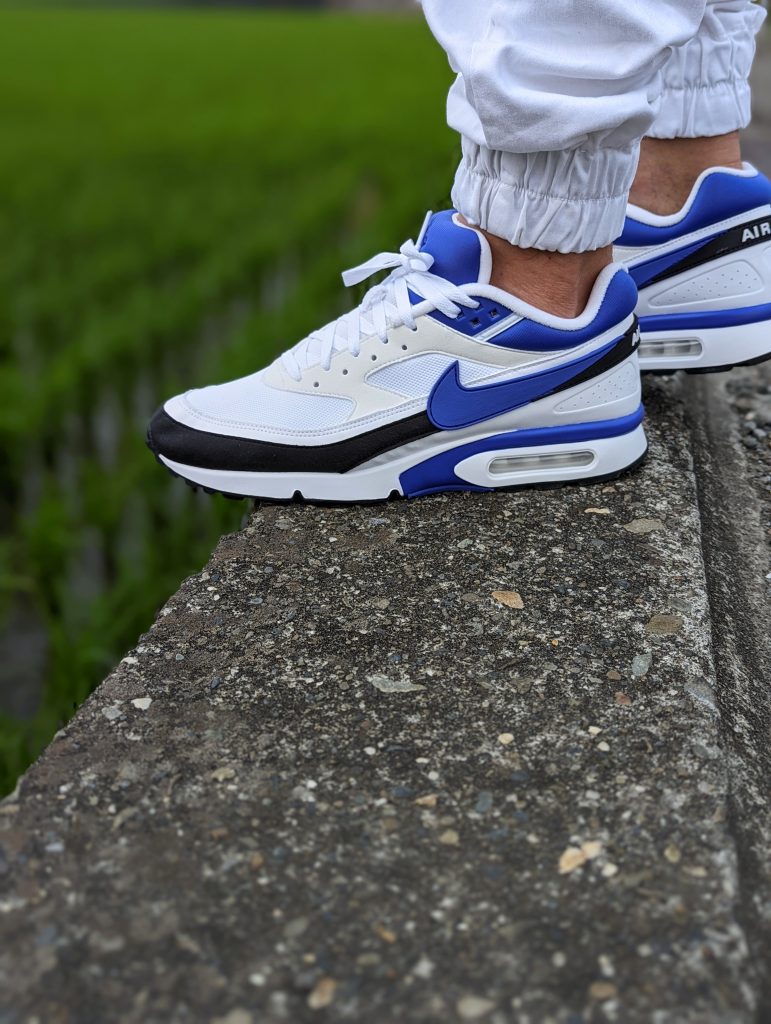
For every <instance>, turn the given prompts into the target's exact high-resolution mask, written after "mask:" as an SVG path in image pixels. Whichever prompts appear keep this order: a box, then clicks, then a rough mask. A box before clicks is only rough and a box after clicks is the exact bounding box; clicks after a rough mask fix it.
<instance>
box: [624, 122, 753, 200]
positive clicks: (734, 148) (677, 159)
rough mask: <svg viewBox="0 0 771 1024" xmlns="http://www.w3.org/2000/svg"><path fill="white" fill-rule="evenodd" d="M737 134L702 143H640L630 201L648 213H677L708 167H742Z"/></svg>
mask: <svg viewBox="0 0 771 1024" xmlns="http://www.w3.org/2000/svg"><path fill="white" fill-rule="evenodd" d="M741 166H742V155H741V146H740V143H739V133H738V132H729V133H728V134H727V135H715V136H713V137H711V138H704V139H643V140H642V145H641V146H640V163H639V165H638V167H637V175H636V177H635V179H634V183H633V184H632V190H631V192H630V193H629V201H630V202H632V203H634V204H635V206H641V207H642V208H643V209H644V210H649V211H650V212H651V213H658V214H664V215H666V214H668V213H677V211H678V210H681V209H682V207H683V204H684V203H685V201H686V199H687V198H688V196H689V195H690V193H691V189H692V188H693V184H694V182H695V181H696V179H697V178H698V176H699V175H700V174H701V172H702V171H705V170H706V169H707V168H708V167H739V168H740V167H741Z"/></svg>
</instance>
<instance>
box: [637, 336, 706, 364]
mask: <svg viewBox="0 0 771 1024" xmlns="http://www.w3.org/2000/svg"><path fill="white" fill-rule="evenodd" d="M702 351H703V346H702V343H701V341H700V340H699V338H656V339H655V340H653V339H651V340H650V341H646V340H645V339H643V341H642V342H640V359H641V360H646V359H698V357H699V356H700V355H701V354H702Z"/></svg>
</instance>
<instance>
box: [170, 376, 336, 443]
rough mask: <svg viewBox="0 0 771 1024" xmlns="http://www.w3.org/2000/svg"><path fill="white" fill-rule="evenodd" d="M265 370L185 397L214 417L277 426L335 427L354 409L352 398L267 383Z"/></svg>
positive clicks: (221, 420) (203, 413)
mask: <svg viewBox="0 0 771 1024" xmlns="http://www.w3.org/2000/svg"><path fill="white" fill-rule="evenodd" d="M263 373H264V371H262V370H261V371H260V372H259V373H253V374H251V375H250V376H248V377H241V378H240V379H239V380H234V381H230V383H228V384H216V385H213V386H212V387H208V388H201V389H200V390H198V391H190V392H188V394H187V395H186V396H185V400H186V402H187V404H188V405H189V406H190V407H191V408H192V409H193V410H195V412H197V413H198V414H199V415H201V416H204V417H205V418H207V419H208V420H210V421H216V422H218V423H222V424H223V425H226V424H231V425H232V424H239V425H241V426H249V427H268V428H271V429H274V430H296V431H305V430H323V429H324V428H325V427H335V426H338V425H339V424H341V423H344V422H345V421H346V419H347V418H348V416H349V415H350V413H351V410H352V409H353V406H354V402H353V399H351V398H341V397H338V396H336V395H315V394H313V393H308V394H300V393H298V392H294V391H280V390H278V389H277V388H273V387H270V385H268V384H266V383H265V381H264V380H263V379H262V378H263Z"/></svg>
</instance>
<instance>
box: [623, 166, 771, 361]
mask: <svg viewBox="0 0 771 1024" xmlns="http://www.w3.org/2000/svg"><path fill="white" fill-rule="evenodd" d="M615 257H616V259H617V260H619V261H620V262H622V263H623V264H624V265H625V266H626V267H627V268H628V269H629V272H630V274H631V275H632V277H633V278H634V279H635V281H636V282H637V287H638V288H639V291H640V299H639V302H638V305H637V314H638V316H639V317H640V331H641V335H642V341H641V344H640V369H641V370H643V371H645V370H659V371H671V370H688V371H689V372H691V373H703V372H707V371H717V370H730V369H731V368H732V367H734V366H742V365H747V364H749V363H759V362H761V361H762V360H764V359H768V358H769V357H770V356H771V182H770V181H769V180H768V178H766V177H765V175H763V174H760V173H759V172H758V171H756V170H755V168H754V167H752V166H750V165H749V164H745V165H744V169H743V170H732V169H731V168H725V167H715V168H712V169H711V170H707V171H704V173H703V174H701V175H700V177H699V178H698V180H697V181H696V184H695V185H694V186H693V191H692V192H691V194H690V196H689V197H688V201H687V202H686V204H685V206H684V207H683V208H682V210H680V212H679V213H673V214H672V215H671V216H668V217H660V216H657V215H656V214H654V213H648V212H647V211H646V210H643V209H641V208H640V207H639V206H630V207H629V210H628V213H627V219H626V224H625V226H624V233H623V234H622V235H621V237H620V238H619V240H618V242H617V243H616V251H615Z"/></svg>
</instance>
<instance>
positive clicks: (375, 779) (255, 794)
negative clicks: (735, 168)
mask: <svg viewBox="0 0 771 1024" xmlns="http://www.w3.org/2000/svg"><path fill="white" fill-rule="evenodd" d="M700 386H701V385H700ZM704 386H705V387H708V386H709V385H704ZM702 397H703V396H702ZM697 398H698V395H697V394H696V393H695V392H694V391H693V387H692V385H691V384H690V383H686V384H684V383H683V382H682V381H681V380H680V379H679V378H672V379H664V380H658V381H654V382H648V383H647V385H646V399H647V405H648V410H649V418H648V431H649V436H650V440H651V444H652V449H651V456H650V458H649V460H648V462H647V463H646V464H645V465H644V466H643V468H642V469H641V470H640V471H638V472H637V473H635V474H633V475H630V476H627V477H625V478H623V479H622V480H619V481H617V482H615V483H611V484H604V485H602V484H599V485H594V486H588V487H573V488H565V489H562V490H553V491H535V492H519V493H509V494H505V493H499V494H490V495H459V494H454V495H446V496H440V497H432V498H426V499H420V500H417V501H413V502H399V503H390V504H386V505H381V506H375V507H360V508H349V509H330V508H313V507H304V506H289V507H268V506H266V507H263V508H260V509H257V510H256V511H255V512H254V514H253V515H252V516H251V518H250V519H249V522H248V525H247V527H246V529H244V530H243V531H242V532H241V533H239V534H237V535H235V536H231V537H227V538H224V539H223V541H222V542H221V544H220V545H219V547H218V548H217V549H216V551H215V552H214V555H213V557H212V560H211V562H210V564H209V565H208V566H207V567H206V569H205V571H204V572H202V573H201V574H200V575H198V576H195V577H193V578H191V579H190V580H188V581H187V582H186V583H185V584H184V585H183V586H182V588H181V589H180V591H179V592H178V593H177V594H176V595H174V597H172V598H171V600H170V601H169V603H168V605H167V606H166V607H165V608H164V609H163V611H162V613H161V615H160V617H159V619H158V621H157V623H156V624H155V626H154V627H153V629H152V630H151V631H150V632H149V633H148V634H147V635H146V636H145V637H143V638H142V639H141V641H140V642H139V644H138V646H137V647H136V649H135V650H133V651H132V652H131V653H130V654H129V655H128V656H127V657H126V658H125V659H124V660H123V662H122V663H121V664H120V665H119V666H118V668H117V669H116V670H115V672H114V673H113V674H112V675H111V676H110V677H109V678H108V679H107V680H106V682H105V683H104V684H103V685H102V686H101V687H100V689H99V690H98V691H97V692H96V693H95V694H94V696H93V697H92V698H91V699H90V700H89V701H88V702H87V703H86V704H85V706H84V707H83V708H82V709H81V710H80V711H79V713H78V714H77V716H76V717H75V719H74V720H73V722H72V723H71V724H70V725H69V726H68V727H67V729H65V730H64V731H63V732H61V733H60V734H59V735H58V737H57V738H56V739H55V741H54V742H53V743H52V745H51V747H50V748H49V749H48V751H47V752H46V753H45V754H44V756H43V757H42V758H41V759H40V761H39V762H38V763H37V764H36V765H35V766H33V768H32V769H31V770H30V771H29V773H28V774H27V775H26V776H25V778H24V779H23V780H22V783H21V785H20V787H19V789H18V791H17V793H16V794H14V795H13V796H12V797H11V798H10V799H9V800H7V801H6V802H5V803H4V804H3V805H0V983H1V984H0V1005H1V1006H2V1010H0V1021H2V1024H22V1022H24V1024H33V1022H37V1024H92V1022H99V1024H112V1022H121V1024H135V1022H136V1024H140V1022H141V1024H183V1022H199V1021H201V1022H206V1024H215V1022H217V1024H273V1022H276V1024H278V1022H284V1021H287V1022H292V1024H305V1022H310V1021H317V1020H320V1021H324V1020H326V1021H354V1022H365V1021H366V1022H368V1024H381V1022H383V1024H385V1022H399V1024H406V1022H410V1024H411V1022H437V1024H439V1022H441V1024H444V1022H449V1024H452V1022H456V1021H484V1022H490V1024H508V1022H516V1024H550V1022H554V1024H582V1022H586V1024H588V1022H595V1021H596V1022H601V1021H619V1022H623V1024H636V1022H654V1021H655V1022H656V1024H691V1022H693V1024H713V1022H714V1024H745V1022H747V1024H749V1022H751V1021H753V1020H757V1019H763V1018H762V1013H763V1012H765V1011H764V1005H765V1008H766V1010H767V1009H768V1006H769V1005H771V1004H769V1003H766V1004H764V1000H765V999H766V998H767V994H765V993H764V988H763V981H762V979H763V977H764V975H766V974H767V966H766V967H764V965H763V956H764V952H763V927H764V923H763V915H764V908H763V907H762V906H759V905H755V904H753V896H752V894H751V892H750V891H749V889H748V888H747V885H748V884H755V883H756V882H757V872H758V871H762V867H763V863H764V859H763V852H762V850H761V849H760V848H759V846H758V845H757V844H754V845H753V827H754V826H753V820H754V817H755V816H756V815H760V812H761V811H762V809H763V800H764V798H763V795H762V792H761V787H762V783H763V780H762V778H761V772H760V769H759V768H753V769H752V770H751V771H750V770H749V769H747V771H748V772H749V774H742V773H743V772H744V771H745V767H746V765H747V764H748V762H752V759H753V757H754V756H755V754H756V753H757V750H756V747H757V744H758V743H759V742H760V740H761V737H760V736H759V734H758V730H759V729H760V730H762V723H763V714H767V704H768V701H767V697H765V696H764V695H763V688H762V686H761V685H760V683H759V681H758V678H757V671H758V662H757V661H752V662H746V660H745V661H741V659H740V666H739V667H740V670H741V672H742V673H743V676H742V678H743V679H744V680H745V682H744V684H743V685H744V687H745V688H744V690H742V692H741V694H740V696H739V697H738V698H737V702H736V703H732V697H731V693H730V689H729V681H730V679H729V677H730V674H731V672H734V671H738V670H737V668H736V665H737V662H736V661H735V660H731V659H726V660H725V664H721V665H719V671H718V672H716V668H715V658H714V657H713V640H712V632H711V623H710V612H709V607H708V587H707V582H708V581H707V578H706V576H705V561H704V559H703V556H702V537H701V530H702V518H703V512H702V516H700V512H699V509H700V503H699V502H700V499H701V501H702V503H703V502H704V500H705V495H706V498H707V499H709V493H708V492H706V491H705V490H704V488H705V487H706V486H707V485H706V484H705V483H703V482H702V481H700V482H699V484H698V488H697V480H696V477H695V474H694V469H693V464H692V458H691V450H692V444H693V438H694V437H696V436H697V435H698V434H699V431H703V429H704V424H703V422H702V419H703V417H702V419H700V416H701V413H699V412H698V402H697ZM731 415H734V416H735V414H733V413H731ZM737 432H738V431H737ZM726 443H727V442H726ZM733 452H734V449H733V448H730V451H729V450H728V449H726V453H727V455H728V456H729V457H731V458H733ZM709 486H710V487H712V486H713V484H712V483H710V484H709ZM699 488H701V492H700V493H699V491H698V489H699ZM708 569H709V572H711V573H712V574H713V576H715V575H716V574H719V573H720V572H722V571H724V570H723V569H721V567H720V566H719V565H717V563H716V562H715V559H714V557H713V558H712V567H711V568H710V567H709V565H708ZM761 582H764V581H761ZM732 614H733V618H732V619H731V622H732V623H733V626H732V627H731V628H732V630H734V631H733V632H732V633H731V636H732V637H733V636H734V635H735V629H734V627H736V628H738V626H737V623H738V622H740V619H739V618H737V615H739V616H741V615H743V614H744V612H743V611H741V610H740V611H739V612H736V614H734V613H732ZM725 617H726V619H728V615H727V613H726V616H725ZM741 621H743V620H741ZM726 636H728V634H726ZM732 650H733V648H732ZM732 657H733V655H732ZM753 702H754V703H753ZM764 702H765V703H764ZM748 716H749V717H748ZM753 716H754V717H753ZM750 719H751V720H750ZM766 722H767V719H766ZM727 737H728V740H727ZM766 778H767V776H766ZM766 795H767V794H766ZM737 815H744V816H746V820H745V821H744V822H743V823H741V824H740V826H737V822H736V820H735V819H736V816H737ZM761 817H762V815H761ZM760 824H761V825H762V824H763V821H762V820H761V822H760ZM747 872H749V874H747ZM753 880H754V881H753ZM766 1019H768V1018H766Z"/></svg>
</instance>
